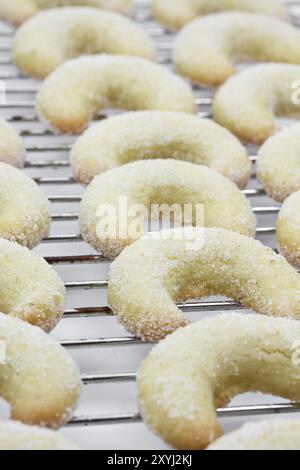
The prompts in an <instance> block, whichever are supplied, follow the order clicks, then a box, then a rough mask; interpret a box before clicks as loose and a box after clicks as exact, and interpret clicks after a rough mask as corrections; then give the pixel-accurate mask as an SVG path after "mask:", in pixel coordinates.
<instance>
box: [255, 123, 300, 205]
mask: <svg viewBox="0 0 300 470" xmlns="http://www.w3.org/2000/svg"><path fill="white" fill-rule="evenodd" d="M257 178H258V179H259V181H260V182H261V183H262V185H263V187H264V189H265V190H266V192H267V194H268V196H270V197H272V198H273V199H275V200H276V201H278V202H283V201H284V200H285V199H286V198H287V197H288V196H290V195H291V194H292V193H294V192H295V191H298V190H299V189H300V124H295V125H293V126H290V127H287V128H286V129H284V130H283V131H281V132H278V133H277V134H275V135H274V136H272V137H271V138H270V139H268V140H267V141H266V142H265V144H264V145H263V146H262V147H261V148H260V150H259V152H258V158H257Z"/></svg>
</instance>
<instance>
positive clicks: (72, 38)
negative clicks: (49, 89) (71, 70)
mask: <svg viewBox="0 0 300 470" xmlns="http://www.w3.org/2000/svg"><path fill="white" fill-rule="evenodd" d="M101 52H106V53H110V54H121V55H123V54H124V55H131V56H139V57H144V58H145V59H150V60H152V59H154V56H155V50H154V44H153V42H152V41H151V39H150V38H149V37H148V36H147V34H146V33H145V32H144V31H143V30H142V29H141V28H140V27H139V26H138V25H137V24H135V23H134V22H133V21H132V20H130V19H128V18H125V17H124V16H123V15H119V14H117V13H112V12H107V11H103V10H102V11H101V10H99V9H97V8H90V7H79V8H74V7H72V8H56V9H51V10H48V11H43V12H41V13H38V14H37V15H35V16H34V17H33V18H32V19H31V20H29V21H27V22H26V23H25V24H24V25H23V26H22V27H21V28H19V30H18V31H17V33H16V35H15V38H14V41H13V57H14V62H15V64H16V65H17V66H18V67H19V69H21V70H22V71H23V72H24V73H26V74H28V75H30V76H33V77H36V78H45V77H46V76H47V75H49V74H50V73H51V72H53V70H55V69H56V68H57V67H58V66H59V65H61V64H63V63H64V62H65V61H67V60H68V59H73V58H75V57H77V56H80V55H84V54H99V53H101Z"/></svg>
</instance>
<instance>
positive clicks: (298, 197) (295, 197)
mask: <svg viewBox="0 0 300 470" xmlns="http://www.w3.org/2000/svg"><path fill="white" fill-rule="evenodd" d="M276 238H277V242H278V245H279V250H280V252H281V254H282V255H283V256H285V257H286V259H287V260H288V261H289V262H290V263H291V264H292V265H294V266H296V267H298V268H299V267H300V191H297V192H296V193H293V194H291V195H290V196H289V197H288V198H287V199H286V200H285V201H284V203H283V205H282V208H281V210H280V212H279V216H278V220H277V227H276Z"/></svg>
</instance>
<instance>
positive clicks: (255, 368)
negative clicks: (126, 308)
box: [138, 266, 300, 450]
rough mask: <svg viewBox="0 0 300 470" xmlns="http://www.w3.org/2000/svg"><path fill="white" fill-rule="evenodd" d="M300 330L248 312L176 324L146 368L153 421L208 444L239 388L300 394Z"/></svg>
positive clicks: (168, 435)
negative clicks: (297, 355)
mask: <svg viewBox="0 0 300 470" xmlns="http://www.w3.org/2000/svg"><path fill="white" fill-rule="evenodd" d="M243 267H244V266H243ZM269 281H270V282H271V279H269ZM154 303H156V299H155V302H154ZM299 337H300V323H299V322H298V321H293V320H288V319H282V318H266V317H262V316H260V315H242V314H224V315H218V316H217V317H214V318H206V319H204V320H202V321H199V322H198V323H195V324H193V325H190V326H188V327H186V328H182V329H180V330H178V331H176V332H175V333H173V334H172V335H171V336H169V337H168V338H166V339H165V340H163V341H162V342H161V343H159V344H158V346H156V347H155V348H154V349H153V350H152V351H151V353H150V354H149V356H148V357H147V359H146V360H145V361H144V363H143V364H142V366H141V368H140V370H139V373H138V396H139V405H140V410H141V413H142V416H143V418H144V420H145V422H146V423H147V424H148V425H149V426H150V427H151V429H152V430H153V431H154V432H155V433H156V434H158V435H159V436H161V437H162V438H163V439H164V440H165V441H166V442H167V443H168V444H170V445H171V446H172V447H175V448H177V449H184V450H196V449H204V448H206V447H207V446H208V445H209V444H210V443H212V442H213V441H214V440H215V439H217V438H218V437H220V436H221V435H222V434H223V431H222V429H221V426H220V424H219V422H218V418H217V413H216V408H219V407H224V406H226V405H228V404H229V403H230V401H231V400H232V399H233V398H234V397H235V396H236V395H239V394H242V393H246V392H250V391H251V392H258V391H259V392H262V393H266V394H271V395H274V396H279V397H282V398H286V399H289V400H293V401H299V399H300V366H299V365H297V362H295V361H294V360H293V355H294V344H295V342H296V341H299ZM298 435H299V432H298ZM270 440H271V438H270ZM285 442H286V441H285ZM261 445H263V443H261Z"/></svg>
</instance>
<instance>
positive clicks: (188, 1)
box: [153, 0, 289, 37]
mask: <svg viewBox="0 0 300 470" xmlns="http://www.w3.org/2000/svg"><path fill="white" fill-rule="evenodd" d="M226 10H238V11H249V12H253V13H263V14H265V15H271V16H275V17H277V18H281V19H283V20H287V19H288V16H289V15H288V11H287V8H286V7H285V6H284V5H283V3H282V2H281V1H280V0H263V1H261V0H153V14H154V16H155V18H156V19H157V20H158V21H160V22H161V23H163V24H164V25H165V26H167V27H168V28H170V29H180V28H181V27H182V26H184V25H185V24H186V23H189V22H190V21H192V20H194V19H195V18H196V17H197V16H202V15H207V14H209V13H220V12H223V11H226ZM237 37H238V36H237Z"/></svg>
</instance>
